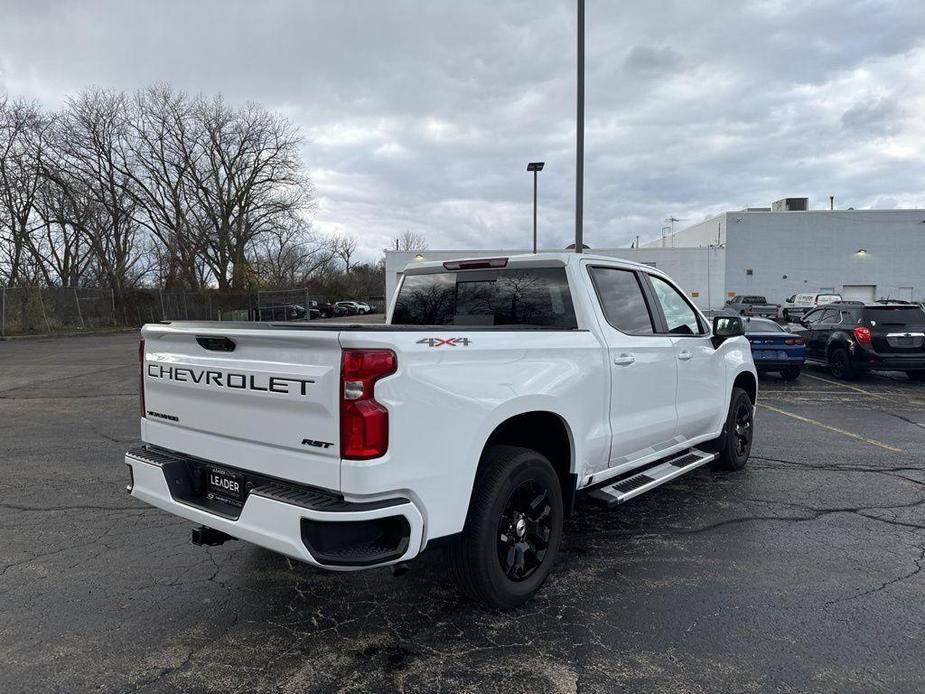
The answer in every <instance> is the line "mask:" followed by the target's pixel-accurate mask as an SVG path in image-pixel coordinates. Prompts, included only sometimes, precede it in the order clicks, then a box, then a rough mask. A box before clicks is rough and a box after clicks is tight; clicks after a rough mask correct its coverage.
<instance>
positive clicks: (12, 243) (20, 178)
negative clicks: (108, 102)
mask: <svg viewBox="0 0 925 694" xmlns="http://www.w3.org/2000/svg"><path fill="white" fill-rule="evenodd" d="M47 128H48V120H47V119H46V118H45V117H44V116H43V115H42V114H41V112H40V111H39V109H38V107H37V106H36V105H35V104H32V103H27V102H24V101H15V102H10V101H8V100H7V99H5V98H3V99H0V246H2V257H3V260H2V265H0V269H2V270H3V273H4V275H5V276H6V277H5V281H6V283H7V284H8V285H15V284H18V283H20V282H23V281H30V277H29V275H30V274H33V273H30V272H28V270H27V268H28V267H29V266H34V263H32V262H30V261H34V260H35V258H34V254H33V250H34V245H35V244H34V239H33V237H32V234H33V232H34V230H35V219H34V212H35V203H36V196H37V194H38V189H39V185H40V183H41V180H42V177H41V171H40V162H41V159H42V157H43V156H44V148H45V133H46V131H47ZM32 279H34V275H33V277H32Z"/></svg>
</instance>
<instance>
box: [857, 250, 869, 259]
mask: <svg viewBox="0 0 925 694" xmlns="http://www.w3.org/2000/svg"><path fill="white" fill-rule="evenodd" d="M855 255H856V256H858V257H861V258H863V257H864V256H865V255H867V249H866V248H859V249H858V252H857V253H855Z"/></svg>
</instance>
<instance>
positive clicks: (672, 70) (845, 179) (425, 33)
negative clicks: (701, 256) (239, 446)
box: [0, 0, 925, 259]
mask: <svg viewBox="0 0 925 694" xmlns="http://www.w3.org/2000/svg"><path fill="white" fill-rule="evenodd" d="M574 5H575V3H574V2H573V1H572V0H529V1H519V0H504V1H503V2H499V1H498V0H465V2H458V1H452V2H451V1H450V0H417V1H416V2H400V1H398V0H396V1H386V0H365V1H360V0H339V1H338V2H331V1H329V0H317V1H311V2H309V1H307V0H279V1H267V2H253V1H247V2H243V1H242V2H234V1H229V0H212V1H206V2H174V1H165V0H157V1H155V0H148V1H146V2H141V1H137V2H126V1H124V0H115V1H113V2H96V1H84V2H76V1H72V2H54V1H49V2H43V1H42V0H24V1H22V2H19V0H0V91H5V92H6V93H8V94H9V95H10V96H13V97H27V98H34V99H37V100H39V101H40V102H42V103H44V104H46V105H48V106H50V107H55V106H58V105H60V104H61V103H62V102H63V100H64V99H65V97H66V96H67V95H69V94H73V93H75V92H76V91H77V90H79V89H80V88H81V87H83V86H85V85H90V84H93V85H98V86H103V87H109V88H115V89H124V90H134V89H136V88H139V87H142V86H146V85H149V84H151V83H154V82H169V83H171V84H173V85H174V86H176V87H179V88H182V89H185V90H188V91H191V92H204V93H209V94H211V93H215V92H221V93H223V94H224V95H225V96H226V97H227V98H228V99H229V100H230V101H234V102H238V101H242V102H243V101H248V100H256V101H259V102H261V103H263V104H265V105H266V106H267V107H269V108H271V109H274V110H278V111H281V112H283V113H285V114H287V115H288V116H289V117H290V118H292V119H293V120H294V121H296V122H298V123H299V124H300V125H301V126H302V128H303V130H304V132H305V135H306V144H305V159H306V162H307V164H308V167H309V170H310V173H311V176H312V179H313V181H314V183H315V186H316V188H317V193H318V200H319V209H318V212H317V215H316V218H315V225H316V227H317V228H318V229H321V230H324V231H329V232H338V231H342V232H347V233H350V234H353V235H355V236H357V237H358V238H359V240H360V247H361V250H362V252H363V255H364V256H366V257H368V258H370V259H372V258H374V257H375V256H377V255H378V254H379V253H380V251H381V249H382V248H383V247H384V246H386V245H388V243H389V239H390V238H392V237H393V236H394V235H396V234H398V233H401V232H403V231H405V230H412V231H416V232H420V233H423V234H425V236H426V237H427V241H428V244H429V246H430V248H462V249H478V248H495V247H511V248H517V247H520V248H524V247H526V246H527V245H528V244H529V242H530V238H531V233H532V231H531V229H532V227H531V224H532V217H531V214H532V179H531V178H530V175H528V174H527V173H526V171H525V165H526V163H527V162H528V161H531V160H535V159H539V160H545V162H546V170H545V171H543V173H541V174H540V220H539V227H540V238H541V245H543V246H546V247H563V246H564V245H565V244H567V243H569V241H570V240H571V237H572V234H573V214H574V211H573V209H574V158H575V149H574V141H575V128H574V123H575V101H574V92H575V19H574ZM708 7H709V8H711V9H709V10H708V9H707V8H708ZM923 25H925V3H923V2H922V0H908V1H895V2H891V1H887V0H818V1H814V0H795V1H793V2H791V1H789V0H760V1H752V2H746V1H744V0H729V1H728V2H727V1H724V0H715V1H713V2H690V1H689V0H676V1H670V0H649V1H648V2H646V3H639V2H613V1H612V0H587V103H586V111H587V114H586V115H587V121H586V123H587V125H586V173H585V179H586V193H585V239H586V242H587V243H588V244H589V245H591V246H592V247H598V248H605V247H611V248H612V247H619V246H628V245H629V244H630V243H631V241H632V240H633V238H634V237H635V236H636V235H640V236H641V237H642V238H643V239H646V238H654V237H656V236H658V234H659V233H660V231H659V230H660V228H661V227H662V226H663V224H664V222H663V220H664V219H665V218H666V217H668V216H669V215H674V216H675V217H678V218H681V219H684V220H689V221H690V222H695V221H699V220H701V219H703V218H705V217H706V216H708V215H711V214H713V213H716V212H719V211H722V210H726V209H739V208H742V207H744V206H767V205H768V204H769V203H770V202H771V201H772V200H774V199H777V198H780V197H784V196H809V197H810V199H811V200H810V204H811V206H813V207H826V206H827V205H828V196H829V195H830V194H834V195H835V196H836V204H837V205H838V206H841V207H848V206H852V207H857V208H861V207H925V117H923V115H925V79H923V76H925V38H923V37H925V34H923V32H922V27H923ZM685 223H686V222H682V224H681V225H682V226H683V225H684V224H685Z"/></svg>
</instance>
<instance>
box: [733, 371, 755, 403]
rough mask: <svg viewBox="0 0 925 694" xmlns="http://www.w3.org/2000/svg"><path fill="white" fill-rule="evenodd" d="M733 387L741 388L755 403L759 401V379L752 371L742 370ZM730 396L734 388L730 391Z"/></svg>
mask: <svg viewBox="0 0 925 694" xmlns="http://www.w3.org/2000/svg"><path fill="white" fill-rule="evenodd" d="M732 388H741V389H742V390H744V391H745V392H746V393H747V394H748V397H749V399H750V400H751V401H752V405H754V404H755V403H756V402H757V401H758V379H757V378H756V377H755V374H753V373H752V372H751V371H742V372H740V373H739V374H738V375H737V376H736V377H735V380H733V382H732ZM729 397H730V398H731V397H732V390H730V391H729Z"/></svg>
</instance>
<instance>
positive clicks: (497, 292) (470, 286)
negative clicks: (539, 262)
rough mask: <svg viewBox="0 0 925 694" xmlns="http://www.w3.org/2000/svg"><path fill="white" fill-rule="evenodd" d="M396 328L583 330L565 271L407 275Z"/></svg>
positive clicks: (395, 318) (398, 303) (398, 301)
mask: <svg viewBox="0 0 925 694" xmlns="http://www.w3.org/2000/svg"><path fill="white" fill-rule="evenodd" d="M392 324H393V325H470V326H524V327H533V328H555V329H566V330H567V329H574V328H576V327H577V322H576V320H575V309H574V307H573V306H572V296H571V293H570V292H569V287H568V279H567V278H566V276H565V268H531V269H524V270H518V269H516V268H513V269H510V270H507V269H505V270H467V271H462V272H439V273H434V274H429V275H407V276H406V277H405V279H404V281H403V282H402V285H401V289H400V290H399V293H398V298H397V299H396V301H395V311H394V312H393V315H392Z"/></svg>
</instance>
